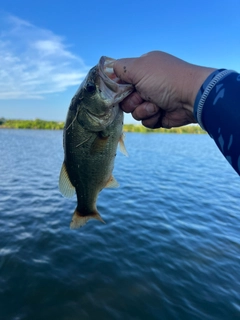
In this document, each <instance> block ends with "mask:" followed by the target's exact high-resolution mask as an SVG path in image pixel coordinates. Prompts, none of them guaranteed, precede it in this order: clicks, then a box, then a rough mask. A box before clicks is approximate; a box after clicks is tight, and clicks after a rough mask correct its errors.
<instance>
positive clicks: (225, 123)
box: [194, 69, 240, 175]
mask: <svg viewBox="0 0 240 320" xmlns="http://www.w3.org/2000/svg"><path fill="white" fill-rule="evenodd" d="M194 116H195V119H196V120H197V122H198V123H199V125H200V126H201V127H202V128H203V129H204V130H206V131H207V132H208V134H209V135H210V136H211V137H212V138H213V139H214V141H215V142H216V144H217V146H218V148H219V149H220V151H221V152H222V154H223V155H224V157H225V158H226V159H227V160H228V162H229V163H230V164H231V166H232V167H233V168H234V169H235V170H236V172H237V173H238V174H239V175H240V74H239V73H237V72H235V71H231V70H224V69H220V70H216V71H214V72H213V73H212V74H210V76H209V77H208V78H207V79H206V80H205V82H204V83H203V85H202V86H201V88H200V90H199V92H198V94H197V97H196V100H195V105H194Z"/></svg>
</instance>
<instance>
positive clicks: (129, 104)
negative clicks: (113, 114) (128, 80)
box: [120, 91, 144, 113]
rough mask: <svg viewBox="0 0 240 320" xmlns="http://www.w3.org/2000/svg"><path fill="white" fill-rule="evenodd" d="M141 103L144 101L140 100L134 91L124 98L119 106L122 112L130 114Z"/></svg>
mask: <svg viewBox="0 0 240 320" xmlns="http://www.w3.org/2000/svg"><path fill="white" fill-rule="evenodd" d="M143 101H144V100H143V99H142V98H141V96H140V95H139V93H138V92H137V91H134V92H133V93H131V94H130V95H129V96H128V97H126V98H125V99H124V100H123V101H122V102H121V104H120V105H121V108H122V109H123V111H125V112H127V113H130V112H133V111H134V110H135V109H136V108H137V106H139V105H140V104H141V103H142V102H143Z"/></svg>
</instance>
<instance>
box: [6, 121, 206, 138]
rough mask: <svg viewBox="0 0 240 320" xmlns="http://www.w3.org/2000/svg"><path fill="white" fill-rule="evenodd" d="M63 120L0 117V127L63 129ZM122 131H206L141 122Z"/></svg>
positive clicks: (197, 127)
mask: <svg viewBox="0 0 240 320" xmlns="http://www.w3.org/2000/svg"><path fill="white" fill-rule="evenodd" d="M63 128H64V122H58V121H45V120H41V119H36V120H18V119H16V120H9V119H3V118H0V129H37V130H63ZM123 131H124V132H137V133H179V134H183V133H184V134H185V133H190V134H204V133H206V132H205V131H204V130H202V128H201V127H200V126H199V125H188V126H183V127H178V128H172V129H163V128H160V129H149V128H145V127H144V126H142V125H141V124H124V126H123Z"/></svg>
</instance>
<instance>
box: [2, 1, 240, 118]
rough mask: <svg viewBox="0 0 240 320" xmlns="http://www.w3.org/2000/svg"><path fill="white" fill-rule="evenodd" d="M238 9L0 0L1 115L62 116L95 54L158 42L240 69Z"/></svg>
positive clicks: (131, 53) (155, 46)
mask: <svg viewBox="0 0 240 320" xmlns="http://www.w3.org/2000/svg"><path fill="white" fill-rule="evenodd" d="M239 12H240V1H239V0H228V1H224V0H222V1H219V0H212V1H209V0H202V1H193V0H181V1H179V0H157V1H155V0H154V1H151V0H149V1H134V0H132V1H130V0H128V1H127V0H121V1H110V0H108V1H104V0H102V1H99V0H98V1H95V0H92V1H82V0H68V1H65V0H60V1H59V0H58V1H56V0H52V1H51V0H41V1H39V0H35V1H32V0H31V1H29V0H21V1H20V0H1V4H0V117H5V118H15V119H16V118H21V119H35V118H41V119H46V120H57V121H63V120H65V117H66V113H67V109H68V106H69V102H70V100H71V98H72V96H73V95H74V93H75V91H76V90H77V88H78V86H79V84H80V83H81V81H82V79H83V78H84V75H85V74H86V73H87V72H88V70H89V68H90V67H92V66H94V65H95V64H97V62H98V60H99V58H100V57H101V56H102V55H107V56H110V57H113V58H121V57H135V56H140V55H141V54H143V53H146V52H148V51H151V50H162V51H166V52H168V53H171V54H173V55H176V56H178V57H179V58H181V59H184V60H186V61H188V62H191V63H195V64H198V65H205V66H210V67H216V68H229V69H234V70H236V71H239V72H240V18H239ZM125 119H126V120H125V122H126V123H128V122H131V121H132V120H131V117H130V116H129V115H128V116H126V118H125Z"/></svg>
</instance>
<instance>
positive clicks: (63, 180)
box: [58, 162, 75, 198]
mask: <svg viewBox="0 0 240 320" xmlns="http://www.w3.org/2000/svg"><path fill="white" fill-rule="evenodd" d="M58 187H59V190H60V192H61V194H62V195H63V196H64V197H67V198H71V197H73V196H74V194H75V188H74V186H73V185H72V183H71V181H70V179H69V176H68V172H67V168H66V164H65V162H63V165H62V169H61V172H60V176H59V183H58Z"/></svg>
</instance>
